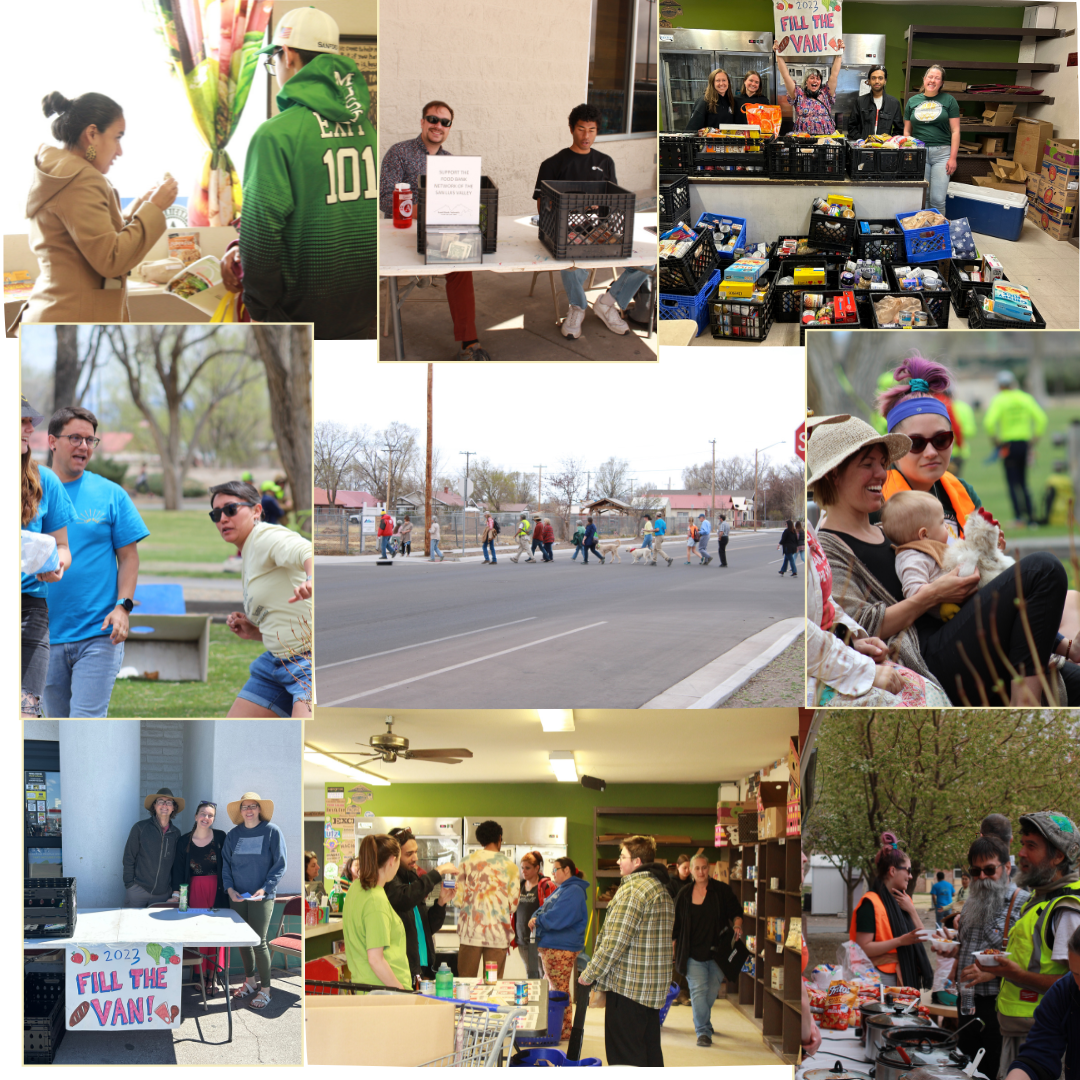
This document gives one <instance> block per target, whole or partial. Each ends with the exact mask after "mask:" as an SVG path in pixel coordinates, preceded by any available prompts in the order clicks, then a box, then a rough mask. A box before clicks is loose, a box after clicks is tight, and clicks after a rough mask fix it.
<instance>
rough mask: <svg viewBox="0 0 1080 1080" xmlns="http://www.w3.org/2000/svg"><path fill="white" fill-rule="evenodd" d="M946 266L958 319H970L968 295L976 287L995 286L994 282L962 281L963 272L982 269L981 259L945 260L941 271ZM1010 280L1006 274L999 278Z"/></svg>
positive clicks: (1000, 279) (941, 264)
mask: <svg viewBox="0 0 1080 1080" xmlns="http://www.w3.org/2000/svg"><path fill="white" fill-rule="evenodd" d="M945 265H947V266H948V281H949V292H951V293H952V305H953V311H955V312H956V315H957V317H958V318H960V319H966V318H967V317H968V294H969V293H970V292H971V289H972V287H973V286H976V285H993V282H991V281H962V280H961V278H960V274H961V272H963V273H965V274H970V273H971V271H972V270H978V269H980V268H981V267H982V260H981V259H947V260H945V259H943V260H942V261H941V262H940V263H938V267H939V269H940V268H941V267H942V266H945ZM1008 280H1009V279H1008V277H1006V275H1005V274H1002V275H1001V277H1000V278H998V281H1008Z"/></svg>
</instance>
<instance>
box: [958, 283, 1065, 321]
mask: <svg viewBox="0 0 1080 1080" xmlns="http://www.w3.org/2000/svg"><path fill="white" fill-rule="evenodd" d="M998 280H999V281H1000V280H1001V279H1000V278H998ZM993 291H994V284H993V282H983V283H982V284H980V283H978V282H976V283H974V285H973V286H972V288H971V290H970V292H969V293H968V326H969V327H970V328H971V329H972V330H1045V329H1046V320H1045V319H1044V318H1043V317H1042V316H1041V315H1040V314H1039V309H1038V308H1037V307H1036V306H1035V302H1034V301H1032V303H1031V322H1024V320H1023V319H1012V318H1010V317H1009V316H1008V315H995V314H993V313H991V312H989V311H983V307H982V304H981V303H979V298H980V297H982V296H987V295H992V294H993Z"/></svg>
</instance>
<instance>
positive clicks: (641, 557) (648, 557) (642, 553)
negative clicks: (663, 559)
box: [630, 547, 656, 566]
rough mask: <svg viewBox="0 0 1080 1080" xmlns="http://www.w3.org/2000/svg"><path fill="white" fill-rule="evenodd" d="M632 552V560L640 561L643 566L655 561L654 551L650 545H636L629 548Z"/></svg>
mask: <svg viewBox="0 0 1080 1080" xmlns="http://www.w3.org/2000/svg"><path fill="white" fill-rule="evenodd" d="M630 551H631V552H632V553H633V556H634V562H638V561H640V562H642V563H643V564H644V565H645V566H648V565H649V563H651V562H656V552H654V551H653V549H652V548H651V547H636V548H631V549H630Z"/></svg>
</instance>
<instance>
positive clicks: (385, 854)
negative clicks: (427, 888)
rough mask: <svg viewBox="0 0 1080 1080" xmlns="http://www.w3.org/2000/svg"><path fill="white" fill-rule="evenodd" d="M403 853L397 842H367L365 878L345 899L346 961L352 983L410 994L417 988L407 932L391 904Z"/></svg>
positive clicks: (387, 839) (389, 839)
mask: <svg viewBox="0 0 1080 1080" xmlns="http://www.w3.org/2000/svg"><path fill="white" fill-rule="evenodd" d="M400 861H401V848H400V847H399V846H398V842H397V841H396V840H395V839H394V838H393V837H392V836H365V837H364V839H363V840H362V841H361V843H360V874H359V876H358V877H357V879H356V880H355V881H354V882H353V886H352V888H351V889H350V890H349V891H348V893H347V894H346V896H345V915H344V918H343V919H342V925H343V928H344V931H345V958H346V959H347V960H348V963H349V972H350V974H351V975H352V981H353V982H360V983H380V984H381V985H383V986H394V987H397V988H398V989H401V990H405V989H408V988H409V987H410V986H411V985H412V979H411V978H410V976H409V958H408V956H407V955H406V952H405V927H404V925H403V924H402V922H401V919H399V918H398V916H397V913H396V912H395V911H394V909H393V908H392V907H391V906H390V901H389V900H387V898H386V890H385V888H384V886H385V885H386V883H387V882H388V881H391V880H393V877H394V875H395V874H396V873H397V871H398V863H399V862H400Z"/></svg>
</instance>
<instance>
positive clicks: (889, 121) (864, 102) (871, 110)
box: [847, 94, 904, 139]
mask: <svg viewBox="0 0 1080 1080" xmlns="http://www.w3.org/2000/svg"><path fill="white" fill-rule="evenodd" d="M875 123H876V124H877V127H878V130H877V134H878V135H903V134H904V110H903V107H902V106H901V104H900V102H899V101H897V100H896V98H894V97H892V96H890V95H889V94H884V95H882V99H881V115H880V116H879V115H878V110H877V106H875V105H874V95H873V94H860V95H859V96H858V97H857V98H856V99H855V108H854V109H852V110H851V115H850V116H849V117H848V126H847V133H848V138H849V139H867V138H869V137H870V136H871V135H873V134H875V132H874V124H875Z"/></svg>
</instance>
